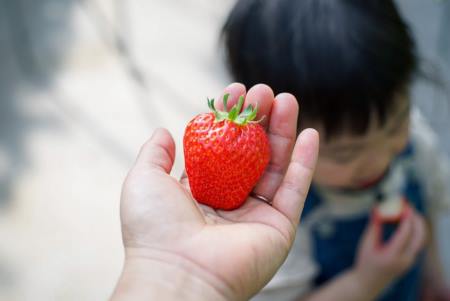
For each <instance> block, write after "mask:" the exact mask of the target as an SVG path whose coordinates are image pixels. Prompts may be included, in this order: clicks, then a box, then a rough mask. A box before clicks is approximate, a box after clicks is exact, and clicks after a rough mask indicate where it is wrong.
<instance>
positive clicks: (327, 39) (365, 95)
mask: <svg viewBox="0 0 450 301" xmlns="http://www.w3.org/2000/svg"><path fill="white" fill-rule="evenodd" d="M223 34H224V41H225V44H226V49H227V55H228V63H229V67H230V71H231V73H232V75H233V77H234V79H235V80H236V81H239V82H242V83H244V84H245V85H246V86H252V85H253V84H257V83H266V84H268V85H269V86H271V87H272V88H273V89H274V92H275V93H279V92H285V91H286V92H291V93H292V94H294V95H295V96H296V97H297V98H298V99H299V101H300V110H301V120H299V129H301V128H304V127H306V126H308V127H310V126H311V127H315V128H317V129H318V130H319V132H320V134H321V138H322V140H321V150H320V158H319V163H318V166H317V169H316V175H315V178H314V180H315V182H316V183H317V184H319V185H324V186H332V187H340V188H359V187H361V186H363V185H365V183H366V182H371V181H374V180H376V178H378V177H380V176H381V175H382V174H383V173H384V172H385V171H386V170H387V168H388V166H389V164H390V162H391V161H392V159H393V158H394V157H395V155H396V154H398V153H399V152H400V151H401V150H402V149H403V148H404V146H405V144H406V142H407V139H408V121H409V118H408V117H409V98H408V84H409V82H410V80H411V77H412V74H413V73H414V71H415V67H416V57H415V55H414V42H413V40H412V38H411V36H410V34H409V32H408V29H407V26H406V25H405V23H404V22H403V20H402V19H401V17H400V16H399V14H398V12H397V9H396V7H395V5H394V4H393V3H392V2H391V1H379V0H364V1H361V0H277V1H274V0H241V1H238V3H237V4H236V6H235V7H234V9H233V10H232V12H231V14H230V16H229V18H228V20H227V22H226V24H225V26H224V31H223Z"/></svg>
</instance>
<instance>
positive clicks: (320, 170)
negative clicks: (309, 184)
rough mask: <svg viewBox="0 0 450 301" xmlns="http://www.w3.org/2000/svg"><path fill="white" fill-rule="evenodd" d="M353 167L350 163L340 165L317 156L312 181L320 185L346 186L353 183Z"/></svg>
mask: <svg viewBox="0 0 450 301" xmlns="http://www.w3.org/2000/svg"><path fill="white" fill-rule="evenodd" d="M353 169H354V167H353V166H352V165H340V164H336V163H334V162H331V161H330V160H327V159H320V158H319V161H318V163H317V167H316V172H315V174H314V178H313V181H314V183H315V184H317V185H320V186H327V187H336V188H348V187H351V186H353V185H354V183H352V179H353Z"/></svg>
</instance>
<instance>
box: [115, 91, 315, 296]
mask: <svg viewBox="0 0 450 301" xmlns="http://www.w3.org/2000/svg"><path fill="white" fill-rule="evenodd" d="M225 93H228V94H230V97H229V103H230V106H231V105H233V104H234V103H236V101H237V99H238V97H239V96H240V95H245V94H246V100H245V104H244V107H247V105H248V104H250V103H251V104H253V105H255V104H256V103H258V107H259V112H258V117H257V118H260V117H262V116H265V118H264V119H263V121H262V125H263V126H264V127H265V128H266V131H267V135H268V137H269V141H270V144H271V149H272V157H271V161H270V163H269V165H268V167H267V169H266V171H265V173H264V175H263V176H262V177H261V179H260V180H259V182H258V184H257V185H256V186H255V188H254V192H255V193H256V194H258V195H262V196H264V197H265V198H267V199H269V200H272V206H271V205H269V204H267V203H265V202H262V201H260V200H258V199H255V198H252V197H249V198H248V199H247V201H246V202H245V204H244V205H243V206H242V207H240V208H239V209H236V210H233V211H221V210H214V209H212V208H209V207H207V206H203V205H199V204H198V203H197V202H196V201H195V200H194V199H193V197H192V195H191V193H190V190H189V184H188V181H187V179H186V178H185V177H183V178H182V179H181V180H180V181H178V180H177V179H175V178H173V177H172V176H170V175H169V173H170V171H171V168H172V166H173V162H174V159H175V158H174V154H175V144H174V141H173V139H172V137H171V136H170V134H169V133H168V132H167V131H166V130H163V129H159V130H156V131H155V133H154V134H153V136H152V138H151V139H150V140H149V141H148V142H147V143H146V144H145V145H144V146H143V147H142V149H141V152H140V154H139V156H138V158H137V160H136V164H135V166H134V167H133V168H132V170H131V171H130V173H129V175H128V177H127V179H126V181H125V183H124V187H123V190H122V197H121V220H122V231H123V241H124V246H125V250H126V254H127V256H142V257H148V258H152V259H156V260H160V261H164V262H166V263H169V264H173V265H177V266H181V267H183V268H184V269H186V270H188V271H190V273H193V274H195V276H196V277H200V278H204V281H206V282H209V283H210V284H211V285H212V286H214V287H215V288H216V289H217V290H218V291H220V292H221V294H223V295H224V296H227V297H230V298H232V299H236V300H240V299H248V298H249V297H250V296H252V295H253V294H255V293H256V292H257V291H259V290H260V289H261V288H262V287H263V286H264V285H265V284H266V283H267V282H268V281H269V280H270V278H271V277H272V276H273V275H274V273H275V272H276V270H277V269H278V268H279V267H280V265H281V264H282V262H283V261H284V259H285V258H286V256H287V254H288V251H289V249H290V247H291V245H292V243H293V240H294V237H295V231H296V228H297V224H298V221H299V216H300V214H301V211H302V209H303V204H304V200H305V197H306V194H307V191H308V187H309V185H310V182H311V178H312V174H313V171H314V167H315V162H316V159H317V151H318V135H317V132H315V131H314V130H305V131H304V132H302V133H301V134H300V135H299V137H298V139H296V126H297V117H298V104H297V101H296V100H295V98H294V97H293V96H292V95H290V94H286V93H284V94H280V95H278V96H276V97H274V95H273V92H272V90H271V89H270V88H269V87H267V86H265V85H257V86H254V87H253V88H251V89H250V90H249V91H248V93H246V90H245V87H244V86H243V85H241V84H232V85H230V86H228V87H227V88H226V89H225V91H224V94H225Z"/></svg>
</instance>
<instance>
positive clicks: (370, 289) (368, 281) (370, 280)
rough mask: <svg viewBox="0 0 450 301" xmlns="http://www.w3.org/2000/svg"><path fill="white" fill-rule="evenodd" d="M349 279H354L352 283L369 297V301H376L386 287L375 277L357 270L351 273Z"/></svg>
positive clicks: (354, 269)
mask: <svg viewBox="0 0 450 301" xmlns="http://www.w3.org/2000/svg"><path fill="white" fill-rule="evenodd" d="M349 277H350V278H351V279H352V282H353V283H355V284H356V286H357V289H358V290H359V291H361V292H362V293H363V294H364V295H366V296H368V299H369V300H373V299H376V297H378V296H379V295H380V294H381V292H382V291H383V289H384V288H385V286H386V285H385V284H383V283H381V282H380V281H376V280H375V279H374V277H369V276H368V275H367V273H364V272H362V271H360V270H358V269H356V268H353V269H351V270H350V271H349Z"/></svg>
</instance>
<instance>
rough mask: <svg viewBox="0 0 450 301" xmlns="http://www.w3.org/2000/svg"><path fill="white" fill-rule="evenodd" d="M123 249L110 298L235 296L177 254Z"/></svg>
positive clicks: (222, 300) (221, 300)
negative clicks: (117, 278)
mask: <svg viewBox="0 0 450 301" xmlns="http://www.w3.org/2000/svg"><path fill="white" fill-rule="evenodd" d="M136 251H137V252H136ZM126 253H127V254H126V258H125V263H124V267H123V271H122V274H121V276H120V279H119V281H118V283H117V286H116V289H115V291H114V294H113V297H112V298H111V301H120V300H187V301H189V300H218V301H226V300H235V298H234V299H233V296H232V294H230V293H229V291H228V290H227V289H226V287H225V286H224V285H223V284H222V283H221V282H220V281H219V280H218V279H216V278H215V276H213V275H210V274H209V273H207V272H205V271H203V270H202V269H201V268H199V267H198V266H196V265H195V264H193V263H191V262H189V261H188V260H185V259H183V258H180V257H179V256H177V255H173V254H166V252H153V251H152V256H148V254H147V255H146V256H140V255H139V256H136V255H137V254H136V253H140V252H139V251H138V250H126ZM160 253H161V254H160Z"/></svg>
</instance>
